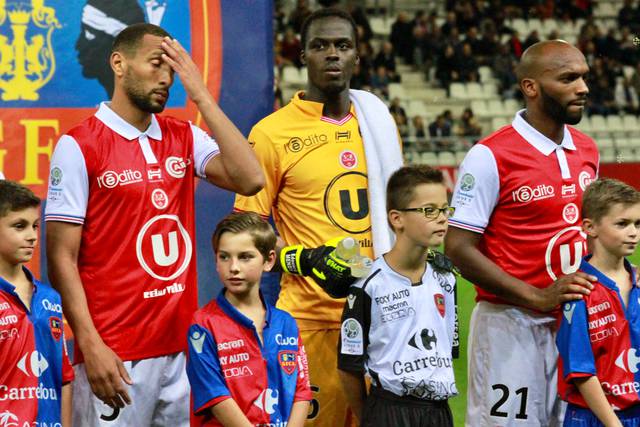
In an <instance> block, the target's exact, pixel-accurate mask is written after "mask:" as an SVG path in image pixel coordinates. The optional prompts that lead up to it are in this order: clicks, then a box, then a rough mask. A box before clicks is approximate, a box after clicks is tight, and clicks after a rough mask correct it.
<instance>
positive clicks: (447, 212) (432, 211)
mask: <svg viewBox="0 0 640 427" xmlns="http://www.w3.org/2000/svg"><path fill="white" fill-rule="evenodd" d="M398 210H399V211H401V212H422V214H423V215H424V217H425V218H427V219H438V217H439V216H440V214H442V215H444V217H445V218H451V217H452V216H453V213H454V212H455V211H456V208H454V207H453V206H446V207H444V208H434V207H432V206H427V207H423V208H405V209H398Z"/></svg>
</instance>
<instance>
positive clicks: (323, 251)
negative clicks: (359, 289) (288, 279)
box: [280, 237, 357, 298]
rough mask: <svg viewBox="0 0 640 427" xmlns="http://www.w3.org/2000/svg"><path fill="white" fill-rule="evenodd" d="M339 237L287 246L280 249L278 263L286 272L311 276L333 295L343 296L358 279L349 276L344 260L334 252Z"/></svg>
mask: <svg viewBox="0 0 640 427" xmlns="http://www.w3.org/2000/svg"><path fill="white" fill-rule="evenodd" d="M341 239H342V238H341V237H338V238H335V239H331V240H329V241H328V242H326V243H325V244H324V245H322V246H319V247H317V248H313V249H305V248H303V247H302V245H292V246H286V247H284V248H282V251H281V252H280V265H281V266H282V269H283V270H284V271H285V272H286V273H289V274H297V275H302V276H309V277H311V278H313V280H314V281H315V282H316V283H317V284H318V286H320V287H321V288H322V289H324V291H325V292H326V293H328V294H329V295H330V296H331V297H332V298H345V297H346V296H347V295H348V294H349V287H350V286H351V285H352V284H353V283H354V282H355V281H356V280H357V279H356V278H355V277H353V276H351V268H350V267H349V264H348V263H347V261H345V260H343V259H340V258H338V257H337V256H336V255H335V253H334V251H335V249H336V245H337V244H338V242H339V241H340V240H341Z"/></svg>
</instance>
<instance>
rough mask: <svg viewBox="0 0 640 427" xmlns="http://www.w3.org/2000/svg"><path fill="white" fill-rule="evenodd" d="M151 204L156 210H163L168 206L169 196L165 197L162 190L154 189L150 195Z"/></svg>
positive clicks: (165, 194)
mask: <svg viewBox="0 0 640 427" xmlns="http://www.w3.org/2000/svg"><path fill="white" fill-rule="evenodd" d="M151 203H152V204H153V206H155V207H156V209H164V208H166V207H167V205H168V204H169V196H167V193H165V192H164V190H162V189H160V188H156V189H155V190H153V192H152V193H151Z"/></svg>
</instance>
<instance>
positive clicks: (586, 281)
mask: <svg viewBox="0 0 640 427" xmlns="http://www.w3.org/2000/svg"><path fill="white" fill-rule="evenodd" d="M596 280H597V278H596V277H594V276H592V275H590V274H586V273H583V272H582V271H578V272H576V273H572V274H567V275H566V276H562V277H560V278H559V279H558V280H556V281H555V282H553V283H552V284H551V285H549V286H548V287H546V288H544V289H538V295H537V296H538V298H537V302H536V304H535V308H536V309H538V310H540V311H551V310H553V309H555V308H556V307H558V306H559V305H560V304H563V303H565V302H567V301H574V300H579V299H582V298H583V296H584V295H589V294H590V293H591V290H592V289H593V284H592V283H591V282H595V281H596Z"/></svg>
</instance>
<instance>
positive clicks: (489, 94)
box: [482, 83, 498, 98]
mask: <svg viewBox="0 0 640 427" xmlns="http://www.w3.org/2000/svg"><path fill="white" fill-rule="evenodd" d="M482 92H483V93H484V97H485V98H495V97H496V96H498V86H497V85H496V84H495V83H484V84H483V85H482Z"/></svg>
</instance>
